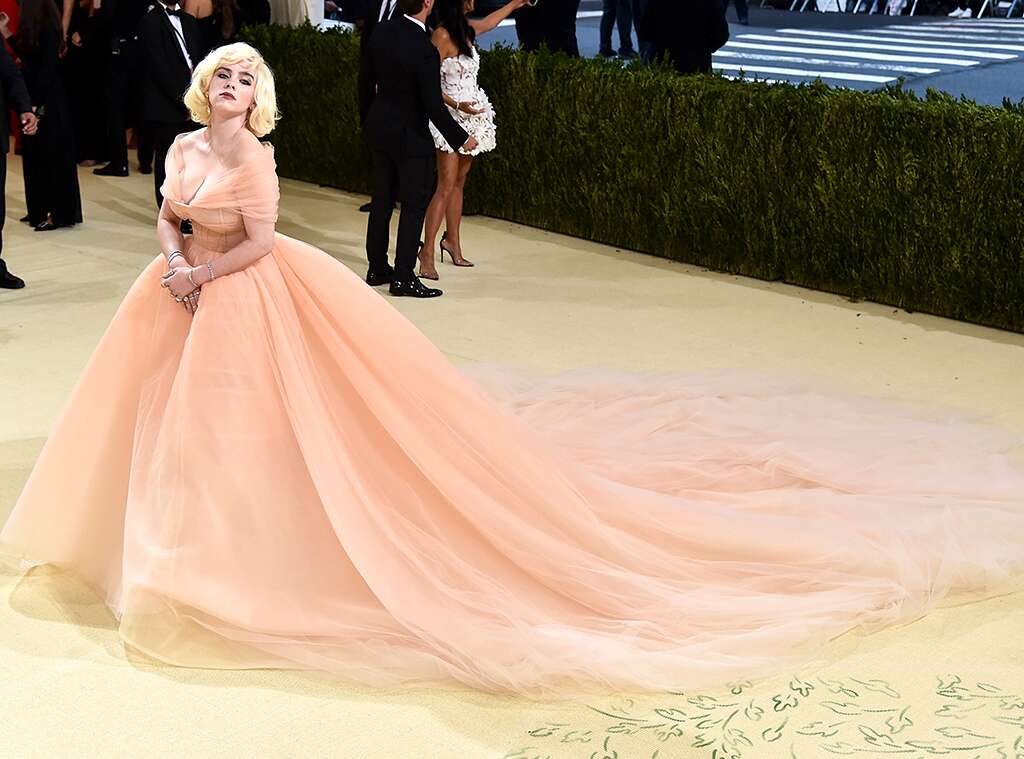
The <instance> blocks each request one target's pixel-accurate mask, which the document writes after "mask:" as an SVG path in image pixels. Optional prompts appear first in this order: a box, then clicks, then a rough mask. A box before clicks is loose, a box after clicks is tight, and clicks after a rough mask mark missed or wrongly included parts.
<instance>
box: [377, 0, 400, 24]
mask: <svg viewBox="0 0 1024 759" xmlns="http://www.w3.org/2000/svg"><path fill="white" fill-rule="evenodd" d="M397 2H398V0H384V2H383V3H381V4H380V15H379V16H377V22H378V23H380V22H381V21H383V20H384V19H390V18H391V14H392V13H394V12H395V3H397Z"/></svg>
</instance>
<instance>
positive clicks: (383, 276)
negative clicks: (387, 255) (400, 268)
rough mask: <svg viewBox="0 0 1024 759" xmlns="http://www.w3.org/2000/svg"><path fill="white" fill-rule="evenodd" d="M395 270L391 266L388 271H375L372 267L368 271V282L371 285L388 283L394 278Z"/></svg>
mask: <svg viewBox="0 0 1024 759" xmlns="http://www.w3.org/2000/svg"><path fill="white" fill-rule="evenodd" d="M394 276H395V270H394V269H392V268H391V267H390V266H389V267H388V269H387V271H380V272H377V271H373V270H372V269H371V270H370V271H368V272H366V284H368V285H369V286H370V287H378V286H379V285H386V284H388V283H389V282H391V280H392V279H394Z"/></svg>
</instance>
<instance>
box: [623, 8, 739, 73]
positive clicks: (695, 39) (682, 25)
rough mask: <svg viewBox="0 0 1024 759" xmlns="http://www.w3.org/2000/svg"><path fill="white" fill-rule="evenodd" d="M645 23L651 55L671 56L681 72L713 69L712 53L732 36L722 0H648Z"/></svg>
mask: <svg viewBox="0 0 1024 759" xmlns="http://www.w3.org/2000/svg"><path fill="white" fill-rule="evenodd" d="M643 26H644V28H645V29H647V30H648V32H649V33H650V35H651V58H652V59H654V60H657V59H660V58H661V57H662V56H667V57H668V59H669V60H670V61H671V63H672V65H673V66H674V67H675V69H676V71H678V72H679V73H680V74H697V73H704V74H708V73H711V54H712V53H714V52H715V51H716V50H718V49H719V48H720V47H722V45H724V44H725V43H726V42H727V41H728V40H729V24H728V22H726V20H725V7H724V6H723V5H722V1H721V0H687V2H680V0H647V7H646V8H645V9H644V16H643Z"/></svg>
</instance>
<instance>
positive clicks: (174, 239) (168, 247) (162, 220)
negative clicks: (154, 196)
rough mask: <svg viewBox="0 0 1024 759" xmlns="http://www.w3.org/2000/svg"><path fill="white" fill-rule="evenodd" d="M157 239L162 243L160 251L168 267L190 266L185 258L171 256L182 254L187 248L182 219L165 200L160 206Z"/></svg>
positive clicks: (157, 219) (157, 220) (165, 199)
mask: <svg viewBox="0 0 1024 759" xmlns="http://www.w3.org/2000/svg"><path fill="white" fill-rule="evenodd" d="M156 239H157V240H158V241H159V242H160V251H161V252H162V253H163V254H164V257H165V258H167V259H168V260H167V265H168V266H169V267H171V268H179V267H182V266H188V261H186V260H185V257H184V256H175V257H174V260H173V261H172V260H171V256H172V255H173V254H174V253H175V252H178V253H180V252H181V249H182V248H183V247H185V237H184V236H183V235H182V234H181V219H179V218H178V217H177V215H176V214H175V213H174V211H172V210H171V204H170V203H168V202H167V198H164V202H163V203H161V204H160V215H159V216H157V218H156Z"/></svg>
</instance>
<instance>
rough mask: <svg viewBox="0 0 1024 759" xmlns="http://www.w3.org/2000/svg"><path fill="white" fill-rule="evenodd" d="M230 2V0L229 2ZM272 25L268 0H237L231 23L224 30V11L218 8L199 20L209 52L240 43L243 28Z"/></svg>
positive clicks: (204, 42)
mask: <svg viewBox="0 0 1024 759" xmlns="http://www.w3.org/2000/svg"><path fill="white" fill-rule="evenodd" d="M229 1H230V0H229ZM269 23H270V3H269V2H268V0H237V2H236V3H235V7H234V8H233V9H232V13H231V21H230V23H229V24H228V25H227V29H226V30H225V28H224V26H225V25H224V11H223V10H222V9H221V8H219V7H217V6H216V5H215V6H214V8H213V13H211V14H210V15H209V16H206V17H205V18H201V19H199V28H200V30H201V31H202V39H203V44H204V45H205V48H206V49H207V50H213V49H214V48H218V47H221V46H222V45H229V44H231V43H232V42H238V33H239V32H240V31H241V30H242V27H243V26H252V25H254V24H269Z"/></svg>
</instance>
